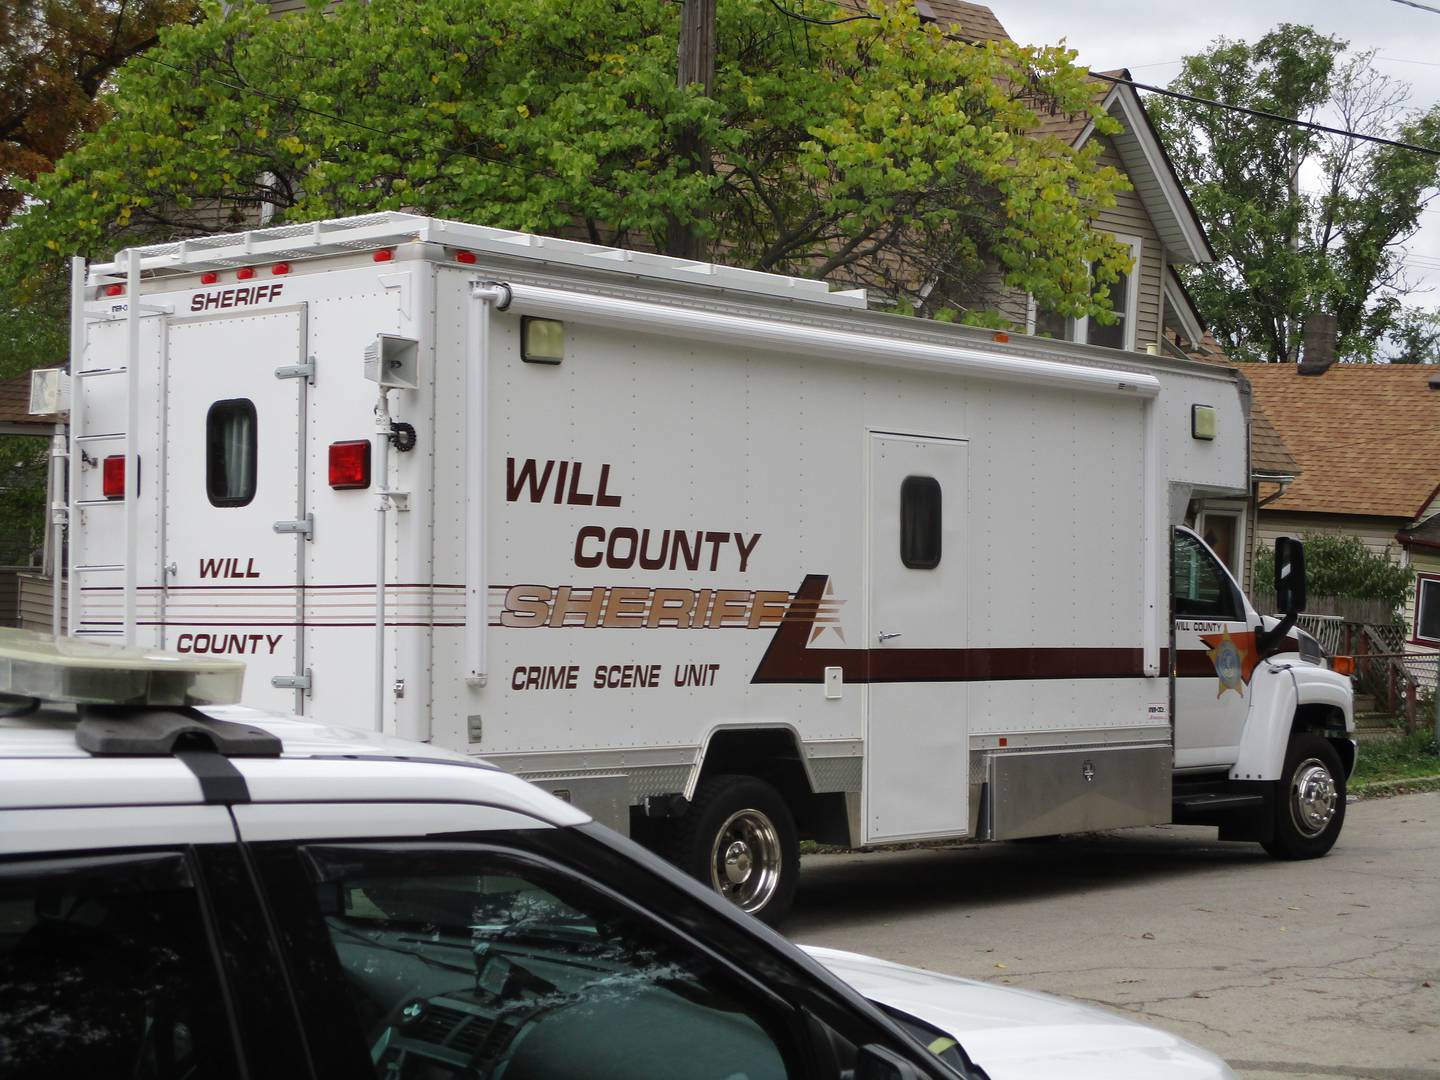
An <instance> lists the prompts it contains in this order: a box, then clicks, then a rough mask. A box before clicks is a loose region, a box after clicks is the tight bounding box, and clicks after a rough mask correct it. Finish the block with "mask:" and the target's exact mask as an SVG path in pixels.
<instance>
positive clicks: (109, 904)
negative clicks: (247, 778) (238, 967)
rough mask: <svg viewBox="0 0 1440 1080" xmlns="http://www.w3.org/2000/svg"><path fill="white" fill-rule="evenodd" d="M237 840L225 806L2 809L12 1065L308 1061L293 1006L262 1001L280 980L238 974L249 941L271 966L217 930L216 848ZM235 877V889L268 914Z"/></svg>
mask: <svg viewBox="0 0 1440 1080" xmlns="http://www.w3.org/2000/svg"><path fill="white" fill-rule="evenodd" d="M234 841H235V832H234V826H233V825H232V823H231V821H230V818H229V815H228V814H227V813H226V810H225V808H224V807H222V806H166V807H133V806H132V807H86V808H46V809H43V810H42V809H37V810H10V811H5V812H3V813H0V916H3V930H0V1074H3V1075H4V1076H5V1077H6V1078H7V1080H21V1078H28V1077H36V1078H40V1077H45V1078H51V1077H82V1076H83V1077H94V1078H108V1077H117V1078H118V1077H125V1078H132V1077H139V1076H143V1077H147V1078H149V1080H183V1078H187V1077H199V1076H204V1077H215V1078H217V1080H229V1078H232V1077H233V1078H237V1080H238V1078H240V1077H244V1076H247V1075H249V1076H262V1075H273V1076H280V1075H285V1076H295V1075H300V1076H303V1075H304V1059H303V1056H299V1055H297V1054H296V1053H295V1052H294V1051H295V1050H296V1046H295V1043H294V1041H293V1031H294V1025H293V1021H291V1020H288V1019H286V1018H285V1017H283V1016H280V1017H276V1016H275V1015H273V1014H271V1013H270V1012H269V1008H268V1006H267V1005H266V1004H265V1003H266V1001H269V1002H274V1001H275V1000H276V995H275V993H274V988H273V985H272V987H271V988H270V990H269V991H268V992H267V994H266V995H265V996H264V997H262V998H259V999H250V1000H249V1002H248V1003H247V1001H246V1000H242V999H241V997H240V995H238V994H237V992H236V987H235V986H234V984H232V982H231V981H230V978H229V974H228V973H229V972H230V970H231V967H232V962H233V961H234V960H236V958H237V957H240V956H243V957H244V961H245V965H246V966H247V968H248V969H249V970H250V971H252V972H254V973H256V974H261V973H263V970H264V954H263V952H260V953H256V952H249V951H247V952H240V951H237V950H233V949H228V947H227V945H226V944H225V942H226V941H227V940H228V939H227V937H226V935H224V934H221V933H219V932H218V930H219V924H218V920H217V918H216V914H215V908H214V906H213V905H212V900H213V899H214V892H213V890H212V889H211V887H210V885H209V884H208V882H207V878H206V870H205V864H206V862H207V861H210V860H212V859H214V858H220V859H223V858H224V857H225V855H226V854H227V853H228V857H229V858H230V860H232V861H234V860H237V859H238V857H239V849H238V847H237V845H236V844H235V842H234ZM234 883H236V884H238V890H237V891H235V892H233V893H232V894H231V895H229V896H227V897H225V898H224V899H225V901H226V904H227V905H230V906H234V905H240V906H244V905H245V904H246V903H248V906H249V909H250V911H251V921H252V924H255V925H262V929H263V924H262V923H261V918H260V912H259V908H258V905H257V904H256V902H255V895H254V891H253V889H251V888H250V887H249V886H248V885H246V884H245V883H244V881H243V880H240V879H234ZM277 985H278V984H277ZM242 1015H243V1016H244V1017H245V1020H243V1021H242V1020H241V1019H240V1018H241V1017H242ZM246 1021H254V1023H255V1024H256V1025H257V1029H258V1030H254V1031H253V1033H254V1034H256V1035H258V1033H259V1030H263V1032H264V1041H263V1043H262V1042H260V1041H258V1040H256V1039H251V1038H247V1030H250V1029H247V1025H246ZM287 1030H288V1031H289V1032H290V1035H291V1037H290V1038H289V1039H287ZM287 1051H290V1052H289V1053H287ZM297 1066H298V1068H297Z"/></svg>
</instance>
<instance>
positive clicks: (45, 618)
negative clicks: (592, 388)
mask: <svg viewBox="0 0 1440 1080" xmlns="http://www.w3.org/2000/svg"><path fill="white" fill-rule="evenodd" d="M19 583H20V597H19V626H20V628H21V629H22V630H40V631H43V632H44V633H47V634H48V633H49V632H50V630H51V622H50V598H51V596H52V595H53V592H52V589H53V585H52V584H51V580H50V579H49V578H48V577H46V576H45V575H44V574H40V573H35V572H33V571H32V572H28V573H22V574H20V575H19ZM68 594H69V583H68V582H67V583H66V584H65V587H64V588H62V589H61V594H60V632H61V633H62V634H63V633H65V631H66V623H65V609H66V598H67V596H68Z"/></svg>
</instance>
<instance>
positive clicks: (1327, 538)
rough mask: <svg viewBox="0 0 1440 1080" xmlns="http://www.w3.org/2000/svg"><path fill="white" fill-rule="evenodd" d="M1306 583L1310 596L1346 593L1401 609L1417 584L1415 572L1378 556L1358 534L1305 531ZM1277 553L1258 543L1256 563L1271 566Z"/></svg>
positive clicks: (1348, 595)
mask: <svg viewBox="0 0 1440 1080" xmlns="http://www.w3.org/2000/svg"><path fill="white" fill-rule="evenodd" d="M1301 539H1302V540H1304V541H1305V582H1306V592H1307V593H1309V595H1311V596H1343V597H1351V598H1353V599H1356V600H1380V601H1383V602H1385V603H1386V604H1389V605H1390V607H1391V608H1393V609H1395V610H1396V611H1398V610H1399V609H1400V608H1401V607H1403V606H1404V605H1405V601H1406V600H1407V599H1408V598H1409V596H1410V590H1411V589H1412V588H1414V586H1415V571H1414V570H1413V569H1412V568H1410V567H1408V566H1401V565H1400V564H1399V563H1397V562H1395V561H1394V560H1392V559H1390V558H1389V557H1388V554H1387V555H1377V554H1376V553H1375V552H1373V551H1371V550H1370V549H1369V548H1367V547H1366V546H1365V543H1364V541H1362V540H1361V539H1360V538H1359V537H1355V536H1339V535H1336V534H1334V533H1306V534H1305V535H1304V536H1302V537H1301ZM1274 561H1275V553H1274V551H1272V550H1271V549H1269V548H1267V547H1265V545H1264V544H1261V545H1259V546H1258V547H1257V548H1256V549H1255V565H1256V566H1270V565H1272V564H1273V563H1274Z"/></svg>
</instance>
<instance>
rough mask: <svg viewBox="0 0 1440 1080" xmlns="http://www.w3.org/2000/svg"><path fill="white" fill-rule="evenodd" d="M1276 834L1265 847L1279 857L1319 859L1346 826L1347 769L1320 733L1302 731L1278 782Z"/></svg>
mask: <svg viewBox="0 0 1440 1080" xmlns="http://www.w3.org/2000/svg"><path fill="white" fill-rule="evenodd" d="M1274 804H1275V805H1274V807H1273V808H1272V809H1273V813H1274V827H1275V833H1274V836H1273V837H1272V838H1271V839H1269V840H1265V841H1262V846H1263V847H1264V848H1265V850H1266V851H1268V852H1269V853H1270V854H1271V855H1273V856H1274V857H1275V858H1277V859H1318V858H1319V857H1320V856H1321V855H1324V854H1325V853H1326V852H1327V851H1329V850H1330V849H1331V848H1332V847H1334V846H1335V840H1336V838H1337V837H1338V836H1339V835H1340V829H1341V827H1342V826H1344V824H1345V769H1344V766H1342V765H1341V764H1340V755H1339V754H1338V753H1336V751H1335V747H1333V746H1331V745H1330V743H1329V741H1328V740H1326V739H1323V738H1321V737H1320V736H1319V735H1312V734H1309V733H1307V732H1297V733H1296V734H1294V735H1292V736H1290V747H1289V749H1288V750H1286V752H1285V771H1284V772H1283V773H1282V774H1281V778H1280V779H1279V780H1277V781H1275V792H1274Z"/></svg>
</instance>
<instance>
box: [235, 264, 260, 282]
mask: <svg viewBox="0 0 1440 1080" xmlns="http://www.w3.org/2000/svg"><path fill="white" fill-rule="evenodd" d="M254 276H255V268H254V267H253V266H242V267H240V269H239V270H236V271H235V277H236V280H238V281H249V280H250V279H251V278H252V277H254Z"/></svg>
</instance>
